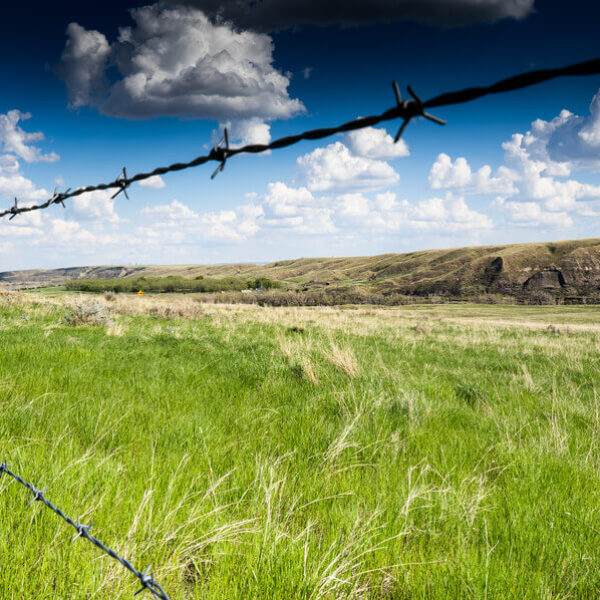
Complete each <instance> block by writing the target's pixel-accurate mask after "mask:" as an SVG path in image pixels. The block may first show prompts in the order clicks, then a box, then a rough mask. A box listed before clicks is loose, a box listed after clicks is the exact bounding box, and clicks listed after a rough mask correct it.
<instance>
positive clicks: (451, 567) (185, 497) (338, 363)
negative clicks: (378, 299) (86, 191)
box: [0, 293, 600, 600]
mask: <svg viewBox="0 0 600 600" xmlns="http://www.w3.org/2000/svg"><path fill="white" fill-rule="evenodd" d="M599 341H600V308H599V307H594V306H582V307H568V306H556V307H551V308H548V307H540V306H492V305H441V306H432V305H429V306H406V307H395V308H378V307H371V306H364V307H343V308H329V307H320V308H319V307H315V308H311V307H299V308H298V307H287V308H270V307H260V306H256V305H241V304H240V305H216V304H204V303H199V302H197V301H195V299H194V298H193V297H191V296H183V295H180V296H175V295H169V294H165V295H161V296H154V297H149V296H144V297H141V298H138V297H136V296H132V295H116V296H112V297H109V298H108V299H105V298H104V297H103V296H102V295H90V296H85V295H78V296H72V295H62V296H55V297H52V296H49V295H45V296H44V295H41V294H34V293H30V294H18V293H7V294H4V295H3V296H2V297H1V298H0V349H1V353H2V360H1V361H0V382H1V386H0V460H6V461H7V462H8V463H10V464H12V465H13V470H15V471H17V472H18V473H20V474H21V475H22V476H23V477H24V478H25V479H27V480H28V481H32V482H34V483H35V484H36V485H37V486H38V487H40V488H42V489H43V488H46V487H47V488H48V492H47V493H46V496H47V497H48V498H49V499H50V500H51V501H53V502H55V503H56V504H57V505H58V506H60V507H61V508H62V509H63V510H64V511H65V513H66V514H68V515H69V516H73V517H77V516H79V517H80V518H81V521H82V522H84V523H89V522H93V523H94V528H93V530H92V533H94V534H95V535H96V536H97V537H98V538H100V539H101V540H103V541H104V542H105V543H106V544H107V545H108V546H110V547H112V548H114V549H115V550H117V551H118V552H119V553H120V554H122V555H123V556H126V557H127V558H128V559H130V560H131V561H132V562H133V563H134V564H135V565H136V566H138V568H145V567H146V566H147V565H148V564H152V565H153V570H154V573H155V577H156V579H157V580H158V581H159V582H160V583H161V585H162V586H163V587H164V588H165V589H166V591H167V592H168V593H169V595H170V597H171V598H172V599H173V600H183V599H193V598H198V599H200V598H202V599H219V600H220V599H225V598H227V599H232V598H240V599H248V598H252V599H265V600H266V599H280V600H289V599H291V598H304V599H306V600H320V599H336V600H337V599H342V598H354V599H361V600H362V599H365V600H366V599H390V600H391V599H409V598H410V599H413V598H419V599H423V600H425V599H427V600H431V599H448V600H450V599H452V600H455V599H456V598H485V599H487V598H490V599H491V598H515V599H519V600H521V599H523V598H528V599H533V598H544V599H548V598H555V599H558V598H561V599H567V598H594V597H596V596H597V594H598V590H599V589H600V569H599V568H598V563H599V561H600V550H599V548H600V540H599V533H598V532H599V531H600V509H599V507H600V485H599V481H598V472H599V469H600V443H599V441H598V440H599V439H600V437H599V434H600V399H599V395H598V394H599V391H600V389H599V388H600V380H599V378H598V369H599V367H600V345H599ZM30 501H31V495H30V494H29V493H28V492H27V490H25V489H24V488H22V487H21V486H19V485H18V484H16V483H15V482H11V481H10V480H9V479H8V478H7V477H3V478H1V479H0V515H1V519H2V527H0V564H1V565H2V569H1V570H0V598H2V599H5V598H6V599H10V600H17V599H19V600H20V599H21V598H36V599H37V598H39V599H46V598H48V599H49V598H53V599H55V598H69V599H73V600H75V599H77V600H79V599H81V600H83V599H86V600H87V599H90V598H97V599H109V598H110V599H119V598H130V597H132V593H133V592H135V591H136V589H138V587H139V585H137V587H136V583H137V582H136V580H135V579H134V578H133V577H132V576H131V574H130V573H128V572H127V571H125V570H124V569H123V568H122V566H121V565H119V564H118V563H116V562H115V561H114V560H112V559H111V558H109V557H107V556H103V555H102V554H101V553H100V552H99V550H98V549H96V548H95V547H93V546H92V545H91V544H89V543H88V542H86V541H85V540H81V539H78V540H75V541H74V542H72V541H71V539H72V537H73V535H74V534H73V531H72V530H71V529H69V528H68V527H67V526H66V524H65V523H64V522H62V521H61V520H60V519H58V517H56V515H54V514H53V513H51V512H50V511H48V510H47V509H45V508H43V507H42V506H41V505H40V504H39V503H34V504H33V505H32V504H30ZM144 594H148V592H144ZM148 597H149V596H148Z"/></svg>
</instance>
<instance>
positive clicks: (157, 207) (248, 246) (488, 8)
mask: <svg viewBox="0 0 600 600" xmlns="http://www.w3.org/2000/svg"><path fill="white" fill-rule="evenodd" d="M183 1H185V2H187V4H181V3H178V2H174V1H173V2H167V1H163V2H159V3H154V4H152V3H131V4H130V5H126V4H124V3H122V2H118V3H117V2H113V3H110V2H109V3H104V4H103V8H102V10H101V11H100V10H98V9H97V8H96V7H94V6H93V5H86V6H82V4H83V3H77V4H75V3H73V4H70V3H68V2H59V3H54V4H53V5H52V6H51V7H50V6H45V7H37V6H35V5H27V3H21V5H12V6H10V7H8V8H7V9H6V12H5V18H4V19H3V22H2V24H1V25H0V28H1V29H2V31H1V33H2V35H0V46H1V53H2V54H1V55H2V56H3V57H5V58H4V60H3V61H2V62H1V63H0V76H1V77H2V81H3V82H4V85H3V86H2V89H3V91H2V94H1V95H0V202H1V203H2V204H4V205H6V206H8V205H10V204H12V201H13V198H14V196H15V195H16V196H17V197H18V198H19V201H20V202H21V203H22V204H27V203H34V202H38V201H40V200H42V201H43V200H44V199H45V198H46V197H47V196H48V194H51V193H52V191H53V190H54V188H55V187H58V188H59V189H65V188H66V187H77V186H80V185H88V184H94V183H100V182H104V181H108V180H112V179H114V177H115V176H116V175H117V174H118V173H119V172H120V170H121V169H122V167H123V166H126V167H127V170H128V172H129V173H135V172H138V171H141V170H149V169H152V168H154V167H156V166H159V165H166V164H169V163H171V162H176V161H180V160H189V159H191V158H193V157H194V156H196V155H198V154H204V153H205V152H206V151H207V149H208V148H210V146H211V144H212V143H213V142H214V141H215V139H216V138H217V137H218V135H219V131H220V130H221V128H222V127H223V126H224V125H228V126H229V128H230V131H231V133H232V137H233V138H234V142H235V143H242V142H245V141H259V142H262V141H266V140H268V139H273V138H276V137H280V136H282V135H287V134H290V133H293V132H296V131H299V130H303V129H307V128H315V127H321V126H329V125H333V124H337V123H339V122H342V121H346V120H349V119H352V118H355V117H358V116H364V115H367V114H374V113H379V112H382V111H383V110H385V109H387V108H389V107H390V106H391V105H392V104H393V101H394V100H393V92H392V88H391V80H392V79H396V80H397V81H398V83H399V84H400V86H401V87H402V88H404V87H405V86H406V85H407V84H410V85H412V86H413V87H414V88H415V89H416V90H417V91H418V92H419V94H420V95H421V96H422V97H424V98H427V97H430V96H432V95H436V94H438V93H441V92H444V91H448V90H452V89H458V88H461V87H465V86H471V85H478V84H487V83H491V82H493V81H496V80H497V79H500V78H503V77H506V76H509V75H512V74H516V73H519V72H521V71H525V70H528V69H534V68H546V67H554V66H561V65H564V64H568V63H571V62H577V61H581V60H587V59H589V58H593V57H596V56H598V55H599V54H600V53H599V52H598V48H599V44H598V41H597V39H598V38H597V23H598V16H599V15H600V9H598V8H596V7H595V6H594V4H595V3H590V2H583V1H575V2H570V3H569V5H568V10H567V9H566V7H565V3H563V2H552V1H543V0H511V1H500V0H481V1H479V2H474V0H455V1H454V0H453V1H448V0H444V1H442V0H424V1H422V2H417V1H416V0H404V1H398V0H374V1H373V2H370V3H359V2H355V3H352V2H337V0H335V1H332V2H330V3H323V2H315V1H314V0H288V1H287V2H283V0H261V2H260V3H258V4H256V5H254V7H251V8H248V2H246V1H245V0H231V1H229V2H227V1H225V2H220V3H219V4H218V5H219V6H221V7H222V8H223V10H222V12H221V14H220V15H216V14H215V12H214V6H216V5H217V4H216V3H214V2H213V1H212V0H183ZM282 7H287V10H283V9H282ZM449 7H450V8H449ZM328 9H330V10H328ZM261 11H262V12H261ZM599 88H600V76H594V77H581V78H571V79H560V80H556V81H553V82H549V83H546V84H542V85H539V86H534V87H532V88H529V89H527V90H522V91H517V92H513V93H509V94H504V95H498V96H494V97H490V98H484V99H481V100H478V101H476V102H473V103H470V104H466V105H459V106H453V107H446V108H440V109H437V110H436V111H435V113H436V114H437V115H439V116H440V117H443V118H445V119H447V120H448V125H447V126H446V127H440V126H437V125H435V124H433V123H430V122H427V121H422V120H420V121H417V122H414V123H411V124H410V126H409V127H408V128H407V130H406V133H405V135H404V139H403V141H402V142H401V143H399V144H397V145H394V144H393V143H392V140H391V137H390V136H393V135H395V132H396V130H397V127H398V124H397V123H393V122H392V123H388V124H387V126H386V127H385V128H381V127H378V128H374V129H368V130H363V131H362V132H360V133H356V134H352V135H347V136H336V137H333V138H330V139H326V140H321V141H320V142H303V143H301V144H298V145H296V146H292V147H290V148H287V149H284V150H279V151H275V152H273V153H271V154H269V155H265V156H240V157H236V158H235V159H232V160H231V161H230V162H228V164H227V167H226V169H225V171H224V172H223V173H222V174H220V175H219V176H218V177H216V178H215V179H214V180H211V179H210V173H211V172H212V169H213V168H214V167H213V166H212V165H207V166H204V167H199V168H196V169H190V170H187V171H183V172H178V173H174V174H169V175H166V176H165V177H164V178H163V179H162V180H157V181H153V182H152V183H153V184H154V187H141V186H139V185H136V186H134V187H133V188H132V190H131V193H130V198H131V199H130V200H126V199H125V198H123V197H121V196H119V197H118V198H117V199H116V200H115V201H113V200H111V199H110V194H109V193H103V192H97V193H94V194H90V195H87V196H82V197H79V198H78V199H73V200H71V201H69V202H68V203H67V208H66V209H62V208H61V207H58V206H54V207H52V208H50V209H48V210H46V211H39V212H37V213H30V214H29V215H27V216H26V215H21V216H19V217H17V218H15V219H13V220H12V221H10V222H9V221H8V220H3V221H2V222H0V269H1V270H10V269H17V268H37V267H61V266H74V265H83V264H107V263H111V264H116V263H129V264H131V263H138V264H141V263H163V264H166V263H208V262H213V263H214V262H248V261H252V262H266V261H271V260H278V259H285V258H297V257H303V256H344V255H366V254H377V253H384V252H405V251H411V250H415V249H424V248H440V247H453V246H463V245H474V244H488V243H509V242H527V241H541V240H556V239H573V238H583V237H595V236H597V235H598V223H599V222H600V176H599V175H598V169H599V167H600V96H597V94H598V90H599Z"/></svg>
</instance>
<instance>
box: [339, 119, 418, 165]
mask: <svg viewBox="0 0 600 600" xmlns="http://www.w3.org/2000/svg"><path fill="white" fill-rule="evenodd" d="M344 143H345V144H346V145H347V146H348V148H350V150H351V151H352V153H353V154H355V155H356V156H363V157H365V158H375V159H383V160H390V159H392V158H401V157H403V156H409V154H410V152H409V150H408V146H407V145H406V142H405V141H404V140H403V139H399V140H398V142H397V143H394V138H393V137H392V136H391V135H390V134H389V133H388V132H387V131H386V130H385V129H381V128H376V127H365V128H364V129H357V130H356V131H350V132H349V133H347V134H346V135H345V136H344Z"/></svg>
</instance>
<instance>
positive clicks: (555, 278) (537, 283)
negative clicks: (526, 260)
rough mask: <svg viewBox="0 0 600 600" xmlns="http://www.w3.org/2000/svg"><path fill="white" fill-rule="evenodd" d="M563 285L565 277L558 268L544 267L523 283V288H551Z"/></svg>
mask: <svg viewBox="0 0 600 600" xmlns="http://www.w3.org/2000/svg"><path fill="white" fill-rule="evenodd" d="M564 285H565V278H564V277H563V274H562V273H561V272H560V270H559V269H544V270H542V271H538V272H537V273H535V274H534V275H532V276H531V277H530V278H529V279H527V281H525V283H524V284H523V289H525V290H528V291H529V290H552V289H555V290H556V289H561V288H563V287H564Z"/></svg>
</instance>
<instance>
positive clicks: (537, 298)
mask: <svg viewBox="0 0 600 600" xmlns="http://www.w3.org/2000/svg"><path fill="white" fill-rule="evenodd" d="M527 300H528V301H529V304H537V305H552V304H556V300H555V298H554V296H553V295H552V294H551V293H550V292H546V291H544V290H535V291H533V292H531V293H530V294H529V296H528V298H527Z"/></svg>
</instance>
